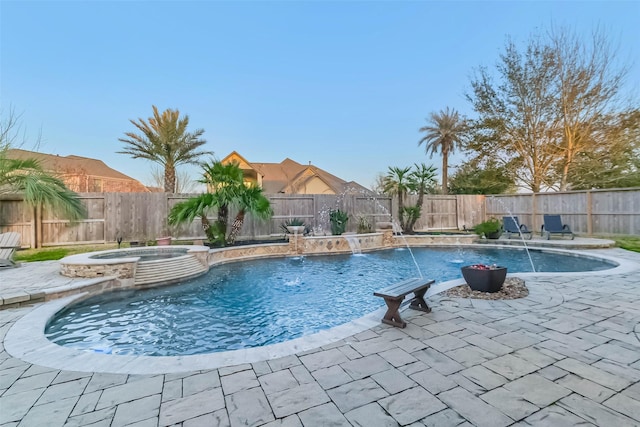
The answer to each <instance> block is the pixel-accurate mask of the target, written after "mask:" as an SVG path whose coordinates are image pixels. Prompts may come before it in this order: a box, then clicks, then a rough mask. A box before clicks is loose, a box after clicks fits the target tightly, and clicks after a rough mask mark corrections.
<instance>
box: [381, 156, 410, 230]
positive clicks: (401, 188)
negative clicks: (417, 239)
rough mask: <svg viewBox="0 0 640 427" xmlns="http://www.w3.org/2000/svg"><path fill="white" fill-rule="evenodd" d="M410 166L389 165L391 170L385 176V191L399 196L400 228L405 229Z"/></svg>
mask: <svg viewBox="0 0 640 427" xmlns="http://www.w3.org/2000/svg"><path fill="white" fill-rule="evenodd" d="M410 170H411V168H410V167H407V168H399V167H395V166H389V171H388V172H387V175H386V176H385V177H384V186H383V191H384V193H385V194H389V195H391V196H398V221H399V222H400V228H402V229H403V230H404V228H405V222H404V196H405V195H406V194H407V192H408V191H409V171H410Z"/></svg>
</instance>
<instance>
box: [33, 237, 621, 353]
mask: <svg viewBox="0 0 640 427" xmlns="http://www.w3.org/2000/svg"><path fill="white" fill-rule="evenodd" d="M530 253H531V257H532V259H533V262H534V264H535V266H536V270H538V271H549V272H550V271H555V272H561V271H564V272H566V271H587V270H602V269H607V268H612V267H613V266H614V264H612V263H609V262H605V261H602V260H597V259H592V258H585V257H577V256H573V255H571V254H565V253H562V254H560V253H549V252H544V251H538V250H531V251H530ZM413 254H414V256H415V258H416V261H417V263H418V265H419V266H420V268H421V270H422V274H423V275H424V276H425V277H430V278H434V279H436V280H437V281H438V282H441V281H446V280H451V279H455V278H459V277H460V266H462V265H466V264H476V263H485V264H493V263H496V264H500V265H505V266H507V267H508V268H509V272H510V273H514V272H527V271H531V265H530V262H529V258H528V256H527V254H526V252H525V251H524V250H521V249H512V248H509V249H508V248H473V249H471V248H465V249H462V248H413ZM416 275H417V270H416V266H415V265H414V263H413V261H412V258H411V256H410V254H409V252H408V250H406V249H405V250H398V249H394V250H382V251H377V252H373V253H368V254H365V255H361V256H353V255H332V256H313V257H297V258H276V259H263V260H254V261H243V262H235V263H230V264H225V265H220V266H216V267H214V268H212V269H211V270H210V271H209V273H207V274H206V275H204V276H201V277H199V278H196V279H192V280H190V281H188V282H183V283H180V284H178V285H174V286H166V287H160V288H153V289H147V290H135V291H134V290H129V291H116V292H112V293H109V294H104V295H99V296H95V297H91V298H89V299H87V300H84V301H81V302H79V303H77V304H74V305H72V306H70V307H67V308H66V309H64V310H63V311H62V312H60V313H59V314H58V315H57V316H55V318H54V319H53V320H52V321H51V322H49V324H48V325H47V328H46V331H45V333H46V335H47V337H48V338H49V340H51V341H52V342H54V343H57V344H60V345H64V346H70V347H73V348H77V349H83V350H89V351H94V352H100V353H109V354H135V355H153V356H166V355H189V354H202V353H211V352H218V351H226V350H234V349H242V348H251V347H258V346H263V345H267V344H273V343H278V342H282V341H287V340H290V339H293V338H296V337H300V336H304V335H309V334H312V333H314V332H318V331H320V330H323V329H327V328H331V327H334V326H337V325H340V324H343V323H346V322H349V321H350V320H353V319H355V318H358V317H360V316H363V315H364V314H366V313H369V312H371V311H373V310H375V309H376V308H379V307H381V306H383V305H384V303H383V301H382V299H380V298H376V297H374V296H373V291H374V290H376V289H379V288H381V287H384V286H387V285H389V284H392V283H394V282H397V281H399V280H401V279H403V278H407V277H412V276H416Z"/></svg>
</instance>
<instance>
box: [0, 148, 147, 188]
mask: <svg viewBox="0 0 640 427" xmlns="http://www.w3.org/2000/svg"><path fill="white" fill-rule="evenodd" d="M7 157H8V158H10V159H18V160H26V159H35V160H37V161H38V163H40V166H41V167H42V168H43V169H44V170H46V171H52V172H55V173H57V174H62V175H73V174H78V173H82V174H85V175H90V176H96V177H102V178H111V179H119V180H128V181H136V182H138V181H137V180H136V179H134V178H131V177H130V176H128V175H125V174H123V173H122V172H119V171H117V170H115V169H112V168H110V167H109V166H107V165H106V164H105V163H104V162H103V161H102V160H98V159H92V158H90V157H81V156H75V155H69V156H64V157H62V156H59V155H55V154H45V153H38V152H35V151H27V150H20V149H17V148H11V149H9V150H7ZM139 184H140V185H142V184H141V183H139Z"/></svg>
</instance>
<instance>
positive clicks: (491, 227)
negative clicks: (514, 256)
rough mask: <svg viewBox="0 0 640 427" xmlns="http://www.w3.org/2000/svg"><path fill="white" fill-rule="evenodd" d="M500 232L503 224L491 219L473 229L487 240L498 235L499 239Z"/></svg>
mask: <svg viewBox="0 0 640 427" xmlns="http://www.w3.org/2000/svg"><path fill="white" fill-rule="evenodd" d="M500 230H502V223H501V222H500V220H499V219H497V218H489V219H488V220H486V221H484V222H481V223H480V224H478V225H476V226H474V227H473V231H474V232H475V233H476V234H477V235H478V236H480V237H482V236H483V235H484V237H486V238H487V239H489V238H491V237H490V236H495V235H496V234H498V237H499V234H500Z"/></svg>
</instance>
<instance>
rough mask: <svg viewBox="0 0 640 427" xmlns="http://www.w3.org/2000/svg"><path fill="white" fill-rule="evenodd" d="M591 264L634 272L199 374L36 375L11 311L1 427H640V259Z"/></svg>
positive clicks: (461, 307) (409, 316) (441, 300)
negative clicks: (15, 349) (14, 331)
mask: <svg viewBox="0 0 640 427" xmlns="http://www.w3.org/2000/svg"><path fill="white" fill-rule="evenodd" d="M592 252H593V253H595V254H606V255H611V256H617V257H620V258H624V259H626V260H628V261H629V262H630V264H629V265H628V266H627V268H626V269H625V270H623V271H619V272H616V273H606V272H600V273H590V274H564V275H550V274H531V275H526V277H525V275H523V276H521V277H523V278H525V281H526V285H527V287H528V288H529V290H530V295H529V296H528V297H527V298H524V299H520V300H513V301H493V302H491V301H479V300H462V299H450V298H446V297H444V296H442V295H436V296H432V297H431V298H430V303H431V305H432V307H433V311H432V312H431V313H428V314H427V313H422V312H414V311H405V317H406V320H407V321H408V322H409V325H408V326H407V328H406V329H398V328H393V327H390V326H387V325H382V324H380V325H377V326H375V327H373V328H371V329H369V330H366V331H364V332H361V333H358V334H356V335H353V336H350V337H348V338H345V339H342V340H340V341H338V342H334V343H332V344H329V345H326V346H323V347H320V348H316V349H313V350H310V351H306V352H303V353H298V354H293V355H290V356H286V357H280V358H276V359H271V360H264V361H260V362H256V363H247V364H241V365H235V366H226V367H221V368H217V369H207V370H200V371H195V372H183V373H172V374H158V375H139V374H136V373H135V372H133V373H130V374H110V373H101V372H76V371H73V370H60V369H53V368H48V367H46V366H38V365H32V364H30V363H27V362H24V361H22V360H20V359H16V358H14V357H12V356H11V355H10V354H8V353H7V351H6V350H5V348H4V338H5V336H6V334H7V332H8V330H9V329H10V328H11V327H12V326H13V325H14V324H15V322H16V321H17V320H18V319H20V318H22V317H23V316H25V314H27V313H29V312H30V311H32V310H33V309H34V308H33V307H21V308H10V309H6V310H2V311H0V338H2V343H3V344H2V346H1V347H0V425H1V426H137V427H144V426H183V427H194V426H245V425H251V426H258V425H269V426H350V425H353V426H366V427H375V426H397V425H403V426H404V425H411V426H472V425H474V426H490V427H499V426H509V425H521V426H575V425H580V426H589V425H595V426H638V425H640V341H639V339H638V334H639V333H640V327H639V326H638V319H640V254H636V253H631V252H627V251H623V250H621V249H598V250H595V251H592ZM20 268H23V269H27V268H29V267H28V266H23V267H20ZM23 271H26V270H23ZM7 277H8V276H7ZM0 283H2V285H0V287H1V286H3V285H5V281H4V280H3V272H0ZM25 339H29V338H28V337H25ZM114 357H117V356H114ZM70 363H71V364H72V363H73V362H72V361H70Z"/></svg>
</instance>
